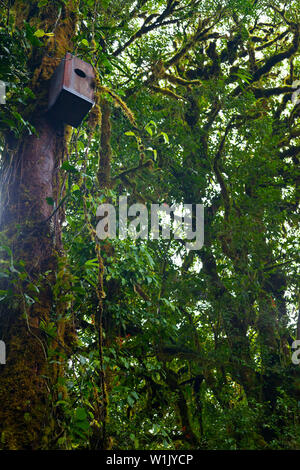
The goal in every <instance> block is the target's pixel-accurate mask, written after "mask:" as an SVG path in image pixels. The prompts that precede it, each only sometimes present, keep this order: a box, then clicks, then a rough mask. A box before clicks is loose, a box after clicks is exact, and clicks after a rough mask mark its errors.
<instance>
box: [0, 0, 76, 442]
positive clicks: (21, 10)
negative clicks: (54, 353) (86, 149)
mask: <svg viewBox="0 0 300 470" xmlns="http://www.w3.org/2000/svg"><path fill="white" fill-rule="evenodd" d="M14 13H15V18H16V27H18V28H21V27H22V22H23V20H25V21H27V22H29V23H30V25H31V26H33V27H34V28H36V29H42V30H44V31H46V32H52V31H53V32H54V36H53V37H49V39H47V43H46V44H45V47H43V48H38V49H37V50H34V48H33V50H32V54H31V56H30V57H29V58H28V66H29V68H30V71H31V76H32V80H31V88H32V90H33V91H34V93H35V95H36V97H37V100H36V103H35V105H34V110H33V112H32V114H31V116H30V120H31V122H32V123H33V125H34V127H35V129H36V134H35V135H32V136H28V135H27V136H24V137H23V139H21V140H18V141H16V140H15V139H14V138H13V137H12V136H11V135H7V140H6V146H5V152H4V156H3V171H2V197H1V205H2V207H1V227H0V230H1V232H2V234H3V237H5V240H6V242H5V243H6V246H7V253H9V256H8V258H9V263H10V268H11V271H12V273H11V276H10V278H9V280H8V279H7V278H6V279H4V282H2V286H1V289H4V290H5V289H6V290H7V289H10V291H9V292H10V294H11V295H10V296H9V297H8V300H7V302H6V304H5V305H4V306H3V307H1V310H0V337H1V339H3V340H4V341H5V343H6V348H7V361H6V365H2V366H0V367H1V369H0V402H1V407H0V436H1V444H0V448H4V449H32V450H33V449H43V448H49V446H50V445H51V440H52V439H55V437H54V436H55V433H56V432H57V430H56V429H55V428H56V424H55V416H54V415H53V410H52V406H51V403H52V400H53V390H54V389H56V388H55V382H57V377H58V375H59V374H61V373H62V371H61V366H60V365H59V364H57V362H59V361H52V363H51V361H49V360H48V358H47V343H48V344H49V338H47V335H45V333H43V332H42V331H41V328H40V326H41V322H43V324H44V325H47V324H48V323H49V321H50V319H51V321H55V318H58V316H60V318H61V317H62V312H61V311H60V312H57V308H60V309H61V310H63V308H64V306H62V305H60V306H59V304H57V302H56V311H55V309H54V307H53V305H54V293H53V291H54V289H53V286H54V283H55V282H56V280H55V279H56V273H57V269H58V259H59V258H60V259H61V257H62V246H61V223H62V219H63V213H62V211H61V210H60V211H57V212H55V211H54V207H53V206H52V205H50V204H49V203H48V202H49V199H48V202H47V198H51V200H53V201H55V202H56V204H58V203H59V200H60V198H61V196H62V189H61V182H60V171H59V167H60V164H61V161H62V159H63V153H64V150H63V149H64V146H65V143H64V136H63V133H62V132H59V131H58V130H57V129H56V128H55V127H54V126H53V124H51V123H50V122H48V121H47V117H46V116H45V110H46V105H47V95H48V87H49V79H50V77H51V76H52V73H53V71H54V69H55V67H56V66H57V65H58V63H59V60H60V58H62V57H63V56H64V55H65V53H66V51H72V41H71V38H72V37H73V36H74V31H75V26H76V16H77V15H76V6H75V4H74V3H73V2H69V3H68V4H67V5H64V4H62V6H61V9H60V8H59V6H58V4H56V3H54V2H48V6H45V7H39V6H38V2H26V3H25V2H22V1H18V0H17V1H15V2H14ZM53 212H55V213H54V214H53ZM32 299H33V300H32ZM58 314H60V315H58ZM53 319H54V320H53ZM58 322H59V323H58ZM67 330H68V328H66V323H64V321H62V320H61V319H60V320H57V323H56V331H57V335H58V340H56V342H55V344H53V343H52V346H51V347H53V348H55V346H58V347H59V345H62V346H66V344H67V339H66V331H67ZM64 349H66V347H65V348H64Z"/></svg>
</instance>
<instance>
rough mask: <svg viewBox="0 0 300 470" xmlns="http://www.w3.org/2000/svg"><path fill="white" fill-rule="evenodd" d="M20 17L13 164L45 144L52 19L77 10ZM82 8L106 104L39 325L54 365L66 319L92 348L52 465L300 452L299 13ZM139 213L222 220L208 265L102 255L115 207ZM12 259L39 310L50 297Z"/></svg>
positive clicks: (161, 249) (68, 352)
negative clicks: (150, 452)
mask: <svg viewBox="0 0 300 470" xmlns="http://www.w3.org/2000/svg"><path fill="white" fill-rule="evenodd" d="M15 3H16V4H17V6H18V3H20V2H8V1H3V2H2V1H1V4H2V5H3V8H2V10H1V29H0V41H1V44H0V59H1V65H0V79H1V80H3V81H5V82H7V83H8V85H7V104H6V105H0V106H1V107H0V112H1V116H0V126H1V131H2V136H3V137H2V144H1V145H2V147H3V149H5V145H6V142H7V140H9V139H12V138H17V139H19V140H21V139H22V138H23V136H24V135H26V134H28V133H34V132H35V123H34V118H33V116H34V113H35V112H36V109H35V103H36V100H37V99H38V98H37V94H36V90H35V86H34V85H33V83H34V80H35V77H34V72H35V67H36V63H37V62H38V59H37V58H39V57H42V56H43V54H45V53H46V51H47V44H49V41H53V38H55V34H56V33H55V27H54V28H53V24H52V27H50V26H49V29H48V30H47V29H46V28H45V27H44V26H42V27H39V26H38V21H39V20H40V19H41V18H43V15H44V16H45V15H46V14H47V8H48V5H47V4H49V3H51V4H52V7H51V8H55V9H56V12H57V15H56V19H57V24H59V21H60V15H61V12H62V11H63V9H64V8H65V5H66V4H68V3H70V2H67V1H66V0H57V1H55V2H54V1H52V2H47V1H44V0H40V1H32V2H27V4H30V5H31V8H32V11H31V12H29V13H28V12H27V13H28V14H27V17H26V18H25V19H23V18H21V19H20V18H16V13H15V10H14V4H15ZM71 3H72V5H73V8H74V10H76V14H77V17H78V26H77V29H76V31H74V35H73V39H72V41H73V45H74V47H73V50H70V52H72V53H74V54H75V55H78V56H79V57H81V58H83V59H84V60H86V61H88V62H90V63H92V64H93V65H94V67H95V70H97V74H98V75H97V80H96V81H97V83H96V85H97V106H96V107H95V108H94V109H93V111H92V112H91V113H90V115H89V116H88V117H87V118H86V119H85V121H84V123H83V124H82V125H81V126H80V127H79V128H78V129H73V130H71V129H69V128H67V129H66V132H65V135H66V137H65V149H64V150H65V151H64V161H63V163H62V165H61V168H60V169H59V172H60V176H61V181H62V182H63V183H62V187H63V190H62V191H61V192H60V194H59V195H58V199H56V200H54V199H55V198H50V197H49V198H48V200H47V202H48V204H49V205H51V206H52V207H53V209H54V214H57V212H58V210H59V211H61V212H62V210H63V209H64V216H63V217H61V219H60V222H61V224H62V227H63V246H64V251H65V257H62V258H61V259H60V262H59V264H58V269H57V271H56V276H55V282H53V284H52V294H53V295H52V311H51V319H50V321H48V322H41V324H40V330H41V336H40V338H41V339H40V341H42V342H43V347H44V348H45V350H46V352H47V358H48V361H49V363H51V361H57V351H56V347H57V343H55V342H53V339H55V338H56V335H57V334H58V333H57V330H58V327H57V325H58V322H59V320H60V318H59V312H60V310H59V308H57V306H58V305H59V304H60V303H61V302H67V305H68V308H67V319H68V321H70V322H71V323H72V325H73V327H74V330H75V331H76V340H74V342H73V343H72V347H71V348H70V347H69V346H68V347H66V348H65V349H63V348H62V349H60V353H59V355H60V359H59V362H60V363H61V361H63V362H64V364H65V369H64V373H63V374H61V376H60V377H59V380H58V381H57V383H54V384H52V386H51V397H52V398H51V400H52V405H51V407H52V408H51V410H52V411H51V413H53V419H54V420H55V433H54V434H53V436H52V437H51V439H50V440H49V441H48V443H47V446H48V448H62V449H75V448H80V449H83V448H87V449H99V448H100V449H101V448H106V449H175V448H176V449H299V447H300V441H299V436H300V421H299V405H300V375H299V365H295V364H293V363H292V359H291V357H292V352H293V351H292V349H291V345H292V343H293V341H294V340H296V339H300V321H299V316H298V315H299V314H298V308H299V286H298V285H297V274H298V275H299V271H298V272H297V267H298V266H299V265H298V264H297V258H298V256H299V255H298V253H299V241H298V238H297V235H298V232H297V220H298V219H297V206H298V196H299V192H298V191H299V174H298V173H297V165H298V163H299V150H300V147H299V135H300V132H299V116H300V104H299V103H297V101H295V100H292V94H293V92H294V91H295V88H294V82H295V81H296V80H297V79H299V78H300V63H299V41H300V40H299V34H300V20H299V15H300V12H299V5H298V3H297V1H294V0H292V1H286V2H283V1H279V0H278V1H277V0H269V1H266V0H218V1H212V0H205V1H197V0H180V1H178V0H148V1H147V0H138V1H133V0H124V1H120V0H118V1H115V0H114V1H109V0H99V1H97V0H80V1H78V2H71ZM99 110H101V113H100V111H99ZM120 195H127V196H128V204H129V205H130V204H133V203H136V202H143V203H145V204H148V206H149V204H151V203H159V204H163V203H167V204H169V205H172V204H175V203H176V204H184V203H185V204H187V203H189V204H192V203H193V204H204V206H205V240H204V246H203V248H202V249H201V250H193V251H187V250H186V248H185V243H183V242H182V241H181V240H176V239H171V240H165V239H163V238H161V239H159V240H151V239H149V240H141V239H138V240H132V239H125V240H120V239H114V240H110V239H107V240H105V241H99V240H98V241H97V238H95V233H94V229H95V227H96V224H97V218H96V209H97V207H98V205H99V204H101V203H104V202H111V203H114V204H116V205H117V203H118V198H119V196H120ZM25 217H26V215H25ZM2 250H3V253H6V255H7V254H9V266H6V265H4V266H6V267H4V268H3V270H2V276H3V277H4V278H5V280H7V278H9V279H10V282H11V286H13V285H14V286H16V285H19V284H18V283H19V282H20V279H21V281H22V283H23V288H24V285H25V286H26V289H25V288H24V289H25V290H24V296H25V297H24V299H25V302H26V303H27V305H28V308H30V307H31V305H32V304H34V303H35V302H38V297H39V294H38V293H39V282H40V280H39V278H36V279H35V280H34V281H33V280H32V279H30V280H29V279H27V278H26V272H24V270H23V269H22V259H21V260H20V259H17V260H15V259H14V253H13V252H12V251H11V250H10V248H9V247H8V246H7V245H6V242H3V246H2ZM49 269H50V268H49ZM45 271H47V270H45ZM66 272H68V275H67V276H66ZM11 286H10V287H7V286H6V287H5V288H3V290H2V291H1V294H2V295H1V297H2V298H1V301H2V302H4V303H5V305H10V304H9V303H10V302H12V299H11V297H12V296H13V295H14V294H13V288H12V287H11ZM24 321H25V320H24ZM62 390H63V391H62ZM24 420H25V421H26V420H27V421H28V426H29V427H30V414H28V413H27V414H26V413H25V414H24Z"/></svg>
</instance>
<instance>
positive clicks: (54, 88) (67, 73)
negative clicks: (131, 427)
mask: <svg viewBox="0 0 300 470" xmlns="http://www.w3.org/2000/svg"><path fill="white" fill-rule="evenodd" d="M94 89H95V74H94V70H93V67H92V66H91V65H90V64H88V63H86V62H84V61H83V60H81V59H78V57H75V56H73V55H72V54H70V53H67V54H66V56H65V58H64V59H62V61H61V63H60V64H59V66H58V67H57V69H56V70H55V72H54V74H53V77H52V79H51V84H50V90H49V102H48V115H49V117H50V118H51V120H52V121H53V122H54V123H57V124H58V125H60V124H62V123H65V124H69V125H71V126H73V127H78V126H79V124H80V123H81V121H82V120H83V118H84V116H86V115H87V113H88V112H89V110H90V109H91V107H92V106H93V104H94V91H95V90H94Z"/></svg>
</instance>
